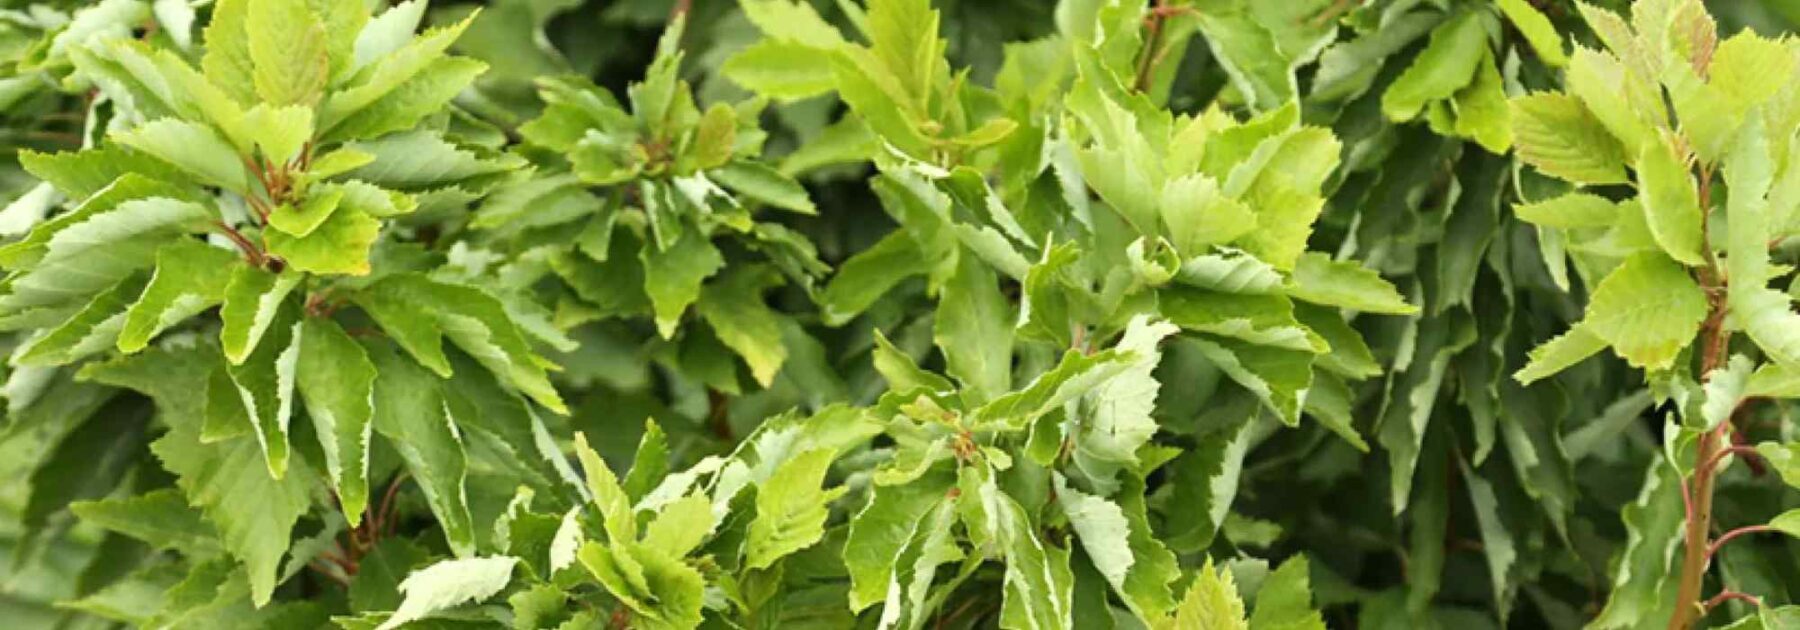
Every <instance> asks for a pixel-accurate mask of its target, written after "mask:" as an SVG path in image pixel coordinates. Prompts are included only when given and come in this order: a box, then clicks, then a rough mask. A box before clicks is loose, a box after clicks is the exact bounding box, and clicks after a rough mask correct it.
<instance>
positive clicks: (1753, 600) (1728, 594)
mask: <svg viewBox="0 0 1800 630" xmlns="http://www.w3.org/2000/svg"><path fill="white" fill-rule="evenodd" d="M1734 599H1735V600H1739V601H1742V602H1744V603H1747V604H1750V605H1751V606H1761V605H1762V600H1761V599H1757V597H1756V596H1755V595H1750V594H1748V593H1739V592H1737V591H1725V592H1722V593H1719V594H1718V595H1714V596H1712V599H1709V600H1706V603H1705V604H1703V605H1702V607H1703V608H1705V609H1706V612H1712V609H1714V608H1718V607H1719V606H1720V605H1721V604H1724V603H1725V602H1728V601H1731V600H1734Z"/></svg>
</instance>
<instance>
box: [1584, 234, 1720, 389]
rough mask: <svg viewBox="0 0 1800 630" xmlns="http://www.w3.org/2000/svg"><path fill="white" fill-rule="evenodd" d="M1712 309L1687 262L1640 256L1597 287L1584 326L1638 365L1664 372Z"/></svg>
mask: <svg viewBox="0 0 1800 630" xmlns="http://www.w3.org/2000/svg"><path fill="white" fill-rule="evenodd" d="M1706 312H1707V306H1706V294H1705V293H1703V292H1702V291H1701V290H1700V286H1699V285H1697V284H1695V283H1694V279H1693V278H1692V277H1689V276H1688V274H1687V271H1686V270H1685V269H1683V268H1682V267H1681V265H1678V264H1676V263H1675V262H1674V261H1671V260H1669V259H1668V258H1666V257H1663V256H1662V255H1661V254H1639V255H1637V256H1633V257H1631V258H1628V259H1626V260H1625V263H1624V264H1622V265H1619V267H1618V269H1615V270H1614V271H1613V272H1612V274H1611V275H1608V276H1607V277H1606V279H1604V280H1601V281H1600V284H1599V286H1597V287H1595V288H1594V294H1593V296H1592V297H1591V298H1590V299H1589V300H1588V308H1587V317H1586V318H1585V319H1584V320H1582V324H1581V326H1582V327H1583V328H1586V329H1587V330H1588V332H1591V333H1593V334H1594V336H1596V337H1599V338H1601V339H1603V340H1605V341H1606V343H1607V344H1609V345H1611V346H1612V347H1613V351H1615V352H1617V353H1618V354H1619V356H1620V357H1623V358H1624V359H1625V361H1626V362H1627V363H1630V364H1631V365H1632V366H1633V367H1641V368H1645V369H1650V370H1661V369H1666V368H1668V367H1669V366H1671V365H1673V364H1674V362H1675V357H1676V356H1677V355H1678V354H1680V353H1681V350H1682V349H1683V348H1686V347H1687V346H1688V344H1689V343H1692V342H1693V340H1694V335H1695V333H1697V332H1699V330H1700V324H1701V322H1702V320H1705V319H1706Z"/></svg>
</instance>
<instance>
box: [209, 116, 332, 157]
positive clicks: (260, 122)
mask: <svg viewBox="0 0 1800 630" xmlns="http://www.w3.org/2000/svg"><path fill="white" fill-rule="evenodd" d="M242 128H243V130H244V135H245V136H247V137H248V138H249V139H250V140H251V141H252V142H254V143H255V144H256V146H257V148H259V149H261V150H262V156H263V159H265V160H268V161H269V162H270V163H272V164H287V163H289V162H290V161H293V160H294V159H295V158H297V157H299V156H300V150H301V149H303V148H305V147H306V143H307V142H309V141H311V140H312V139H313V112H312V108H310V107H306V106H304V105H287V106H282V107H275V106H271V105H269V104H268V103H258V104H257V105H256V106H255V107H252V108H250V110H249V111H246V112H244V118H243V123H242ZM227 135H229V132H227Z"/></svg>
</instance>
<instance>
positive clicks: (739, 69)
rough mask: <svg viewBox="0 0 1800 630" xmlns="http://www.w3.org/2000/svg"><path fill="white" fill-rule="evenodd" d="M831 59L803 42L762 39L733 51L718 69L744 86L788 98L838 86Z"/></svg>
mask: <svg viewBox="0 0 1800 630" xmlns="http://www.w3.org/2000/svg"><path fill="white" fill-rule="evenodd" d="M831 59H832V57H831V56H830V55H828V54H821V52H820V51H819V49H817V48H814V47H811V46H808V45H805V44H800V43H795V42H786V41H780V40H775V39H765V40H762V41H759V42H757V43H755V44H752V45H750V47H748V48H745V49H743V50H742V51H739V52H738V53H737V54H735V55H732V56H731V58H730V59H727V60H725V65H723V66H721V67H720V68H719V71H720V72H721V73H723V74H724V75H725V78H728V79H731V81H732V82H733V83H736V84H738V85H740V86H743V88H744V89H746V90H750V91H751V92H755V93H757V94H760V95H764V96H767V97H769V98H772V99H776V100H778V101H783V102H791V101H797V100H801V99H806V98H811V97H814V96H818V95H820V94H824V93H826V92H830V91H831V90H832V89H833V88H835V87H837V75H836V74H834V71H833V70H832V67H831Z"/></svg>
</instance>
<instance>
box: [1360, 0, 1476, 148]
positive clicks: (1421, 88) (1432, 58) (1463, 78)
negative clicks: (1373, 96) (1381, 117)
mask: <svg viewBox="0 0 1800 630" xmlns="http://www.w3.org/2000/svg"><path fill="white" fill-rule="evenodd" d="M1482 21H1483V13H1482V12H1480V11H1464V12H1461V13H1459V14H1457V16H1456V17H1453V18H1450V19H1449V20H1448V21H1446V22H1444V23H1443V24H1440V25H1438V27H1437V28H1435V29H1432V31H1431V42H1430V43H1429V44H1427V45H1426V46H1425V50H1423V51H1421V52H1420V53H1419V56H1418V57H1415V58H1414V59H1413V62H1412V65H1410V66H1407V68H1406V71H1405V72H1403V73H1401V74H1400V76H1399V78H1396V79H1394V83H1393V84H1392V85H1389V86H1388V88H1387V91H1386V92H1383V93H1382V95H1381V112H1382V113H1383V114H1385V115H1387V117H1388V119H1390V120H1395V121H1407V120H1412V119H1413V118H1414V117H1415V116H1418V115H1419V110H1420V109H1422V108H1424V107H1425V105H1426V104H1428V103H1430V102H1432V101H1441V100H1444V99H1447V98H1450V97H1451V96H1453V95H1455V94H1456V92H1457V91H1458V90H1461V89H1462V88H1463V86H1466V85H1468V84H1469V82H1470V81H1471V80H1472V79H1473V78H1474V76H1475V72H1476V69H1477V68H1479V67H1480V65H1481V60H1482V58H1483V56H1484V55H1487V54H1488V52H1487V46H1488V36H1487V29H1486V27H1485V25H1483V24H1482Z"/></svg>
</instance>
